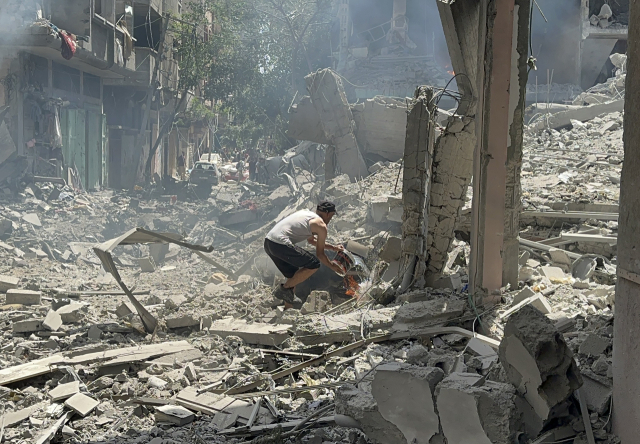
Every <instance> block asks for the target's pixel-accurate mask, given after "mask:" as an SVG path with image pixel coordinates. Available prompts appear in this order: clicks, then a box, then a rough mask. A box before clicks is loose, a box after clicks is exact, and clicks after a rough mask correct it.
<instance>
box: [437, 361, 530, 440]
mask: <svg viewBox="0 0 640 444" xmlns="http://www.w3.org/2000/svg"><path fill="white" fill-rule="evenodd" d="M436 396H437V407H438V413H439V414H440V423H441V425H442V432H443V434H444V437H445V438H446V442H447V443H448V444H470V443H473V444H511V443H513V442H516V432H517V430H518V428H517V416H518V412H517V409H516V405H515V398H516V391H515V389H514V387H513V386H511V385H509V384H503V383H499V382H493V381H485V380H484V379H483V377H482V376H480V375H477V374H475V373H452V374H451V375H449V376H448V377H447V378H445V379H444V380H443V381H442V382H441V383H440V384H439V385H438V388H437V390H436Z"/></svg>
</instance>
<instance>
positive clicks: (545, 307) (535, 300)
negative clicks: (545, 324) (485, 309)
mask: <svg viewBox="0 0 640 444" xmlns="http://www.w3.org/2000/svg"><path fill="white" fill-rule="evenodd" d="M528 305H529V306H531V307H535V308H536V310H538V311H539V312H540V313H542V314H548V313H551V312H552V311H553V309H552V308H551V305H549V302H548V301H547V298H545V297H544V296H542V295H541V294H536V295H535V296H531V297H530V298H527V299H525V300H524V301H522V302H520V303H519V304H517V305H514V306H513V307H511V308H510V309H509V310H507V311H505V312H504V313H502V314H501V315H500V318H501V319H506V318H508V317H509V316H511V315H512V314H513V313H516V312H517V311H519V310H521V309H522V307H526V306H528Z"/></svg>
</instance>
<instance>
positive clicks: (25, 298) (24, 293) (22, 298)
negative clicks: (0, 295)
mask: <svg viewBox="0 0 640 444" xmlns="http://www.w3.org/2000/svg"><path fill="white" fill-rule="evenodd" d="M41 296H42V293H41V292H39V291H32V290H23V289H19V288H12V289H10V290H7V305H10V304H22V305H40V297H41Z"/></svg>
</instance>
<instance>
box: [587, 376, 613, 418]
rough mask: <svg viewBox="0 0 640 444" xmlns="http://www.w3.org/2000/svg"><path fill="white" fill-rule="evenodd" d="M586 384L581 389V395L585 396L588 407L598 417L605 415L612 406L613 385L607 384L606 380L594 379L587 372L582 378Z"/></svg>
mask: <svg viewBox="0 0 640 444" xmlns="http://www.w3.org/2000/svg"><path fill="white" fill-rule="evenodd" d="M582 380H583V382H584V384H583V385H582V387H581V388H580V394H582V395H584V397H585V401H586V402H587V407H588V408H589V410H590V411H592V412H596V413H597V414H598V415H604V414H605V413H606V412H607V411H608V410H609V406H610V405H611V394H612V391H613V389H612V387H611V384H605V382H604V380H605V378H596V377H592V376H590V375H589V374H588V372H585V373H584V374H583V378H582Z"/></svg>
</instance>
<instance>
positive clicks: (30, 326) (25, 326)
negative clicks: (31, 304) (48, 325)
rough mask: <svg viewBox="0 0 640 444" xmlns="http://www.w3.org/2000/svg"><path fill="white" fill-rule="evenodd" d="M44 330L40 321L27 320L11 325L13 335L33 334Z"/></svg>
mask: <svg viewBox="0 0 640 444" xmlns="http://www.w3.org/2000/svg"><path fill="white" fill-rule="evenodd" d="M42 330H44V327H42V320H41V319H27V320H24V321H18V322H14V323H13V332H14V333H35V332H37V331H42Z"/></svg>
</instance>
